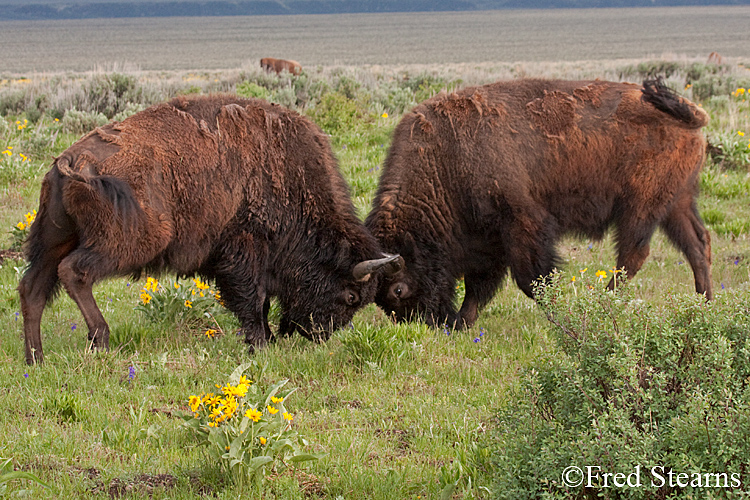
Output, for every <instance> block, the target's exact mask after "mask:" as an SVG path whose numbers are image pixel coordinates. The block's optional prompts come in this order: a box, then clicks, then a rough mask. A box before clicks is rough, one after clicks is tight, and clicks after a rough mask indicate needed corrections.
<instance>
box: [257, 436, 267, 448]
mask: <svg viewBox="0 0 750 500" xmlns="http://www.w3.org/2000/svg"><path fill="white" fill-rule="evenodd" d="M258 441H260V444H262V445H263V446H265V445H266V443H267V442H268V440H267V439H266V438H264V437H263V436H261V437H259V438H258Z"/></svg>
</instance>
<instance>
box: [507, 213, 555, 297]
mask: <svg viewBox="0 0 750 500" xmlns="http://www.w3.org/2000/svg"><path fill="white" fill-rule="evenodd" d="M509 236H510V237H509V238H508V249H509V254H510V263H511V264H510V267H511V272H512V273H513V278H514V279H515V280H516V284H517V285H518V287H519V288H520V289H521V290H522V291H523V293H525V294H526V295H527V296H528V297H530V298H532V299H533V298H534V283H535V282H537V281H539V280H540V279H543V278H545V277H547V276H548V275H549V274H550V273H551V272H552V271H553V270H554V269H555V262H556V261H557V254H556V252H555V240H556V239H557V231H556V223H555V221H554V219H553V218H552V217H550V216H547V217H536V218H535V217H531V216H529V215H525V214H520V215H519V216H518V219H517V220H516V221H515V222H514V223H513V227H511V230H510V235H509Z"/></svg>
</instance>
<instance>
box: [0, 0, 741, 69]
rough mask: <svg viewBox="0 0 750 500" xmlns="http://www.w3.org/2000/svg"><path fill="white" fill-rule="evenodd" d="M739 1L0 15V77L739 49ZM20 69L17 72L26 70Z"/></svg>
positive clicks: (599, 57) (733, 52)
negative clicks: (268, 61) (45, 17)
mask: <svg viewBox="0 0 750 500" xmlns="http://www.w3.org/2000/svg"><path fill="white" fill-rule="evenodd" d="M748 17H750V6H747V5H744V6H711V7H670V8H633V9H549V10H503V11H487V12H452V13H450V12H437V13H435V12H432V13H431V12H420V13H398V14H352V15H335V16H333V15H308V16H253V17H241V16H238V17H208V18H144V19H141V18H137V19H89V20H70V21H32V22H28V21H2V20H0V45H1V46H3V47H4V48H5V50H6V53H7V54H8V55H9V56H8V57H6V58H5V60H4V61H3V64H2V67H0V75H2V74H4V73H11V74H16V75H18V74H21V73H24V74H29V73H34V72H56V71H89V70H93V69H95V68H97V67H111V65H112V64H113V63H114V64H118V65H120V66H126V67H131V68H138V69H142V70H174V69H180V70H193V69H206V70H211V69H229V68H237V67H241V66H243V65H245V66H256V65H257V64H258V60H259V59H260V58H261V57H269V56H270V57H282V58H285V59H294V60H297V61H299V62H301V63H302V65H303V66H304V67H306V68H308V69H309V68H314V67H316V66H318V65H323V66H330V65H383V64H385V65H394V64H409V65H415V64H440V65H442V64H446V63H484V62H486V61H498V62H501V61H502V62H507V63H518V62H521V61H527V62H528V61H535V62H544V61H608V60H615V59H633V58H638V59H640V58H645V57H662V56H664V55H668V56H670V57H682V56H685V57H702V58H706V57H708V54H709V53H711V52H714V51H715V52H718V53H720V54H722V55H723V56H725V57H742V56H747V55H748V52H747V44H746V43H743V41H744V40H745V39H746V38H747V19H748ZM27 76H28V75H27Z"/></svg>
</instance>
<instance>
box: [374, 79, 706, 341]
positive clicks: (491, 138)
mask: <svg viewBox="0 0 750 500" xmlns="http://www.w3.org/2000/svg"><path fill="white" fill-rule="evenodd" d="M707 123H708V115H707V114H706V113H705V112H704V111H703V110H701V109H700V108H698V107H697V106H695V105H694V104H693V103H691V102H690V101H688V100H685V99H683V98H681V97H678V96H677V95H675V94H674V93H673V92H672V91H670V90H669V89H668V88H667V87H666V86H664V85H663V84H662V83H661V81H646V82H644V84H643V86H638V85H634V84H628V83H613V82H605V81H598V80H597V81H583V82H575V81H546V80H533V79H529V80H519V81H510V82H497V83H494V84H491V85H485V86H481V87H473V88H467V89H464V90H462V91H460V92H456V93H452V94H448V95H446V94H444V93H443V94H440V95H437V96H436V97H434V98H432V99H429V100H427V101H425V102H424V103H422V104H420V105H419V106H417V107H416V108H414V110H412V111H411V112H410V113H408V114H407V115H406V116H405V117H404V118H403V119H402V120H401V122H400V123H399V125H398V127H397V128H396V130H395V132H394V137H393V144H392V146H391V148H390V151H389V154H388V157H387V159H386V162H385V165H384V169H383V172H382V175H381V178H380V185H379V188H378V191H377V194H376V197H375V199H374V201H373V207H372V211H371V212H370V214H369V216H368V218H367V220H366V222H365V225H366V226H367V228H368V229H369V230H370V231H371V232H372V233H373V235H374V236H375V237H376V238H378V240H379V241H380V243H381V245H382V247H383V249H384V250H385V251H390V252H398V253H400V254H401V256H402V257H403V258H404V260H405V267H404V269H403V270H402V271H401V272H399V273H397V274H395V275H394V276H392V277H390V278H388V279H385V280H382V281H381V284H380V287H379V291H378V293H377V295H376V298H375V302H376V303H377V304H378V305H379V306H380V307H382V308H383V309H384V310H385V311H386V312H388V313H390V314H393V315H394V316H395V318H396V319H398V320H405V319H409V318H410V317H411V316H417V317H421V318H422V319H424V320H426V321H427V322H429V323H431V324H433V325H435V324H444V322H446V323H447V324H449V325H455V326H456V327H458V328H461V327H463V326H471V325H472V324H473V323H474V322H475V320H476V318H477V314H478V311H479V309H480V308H482V307H483V306H484V305H486V304H487V302H488V301H489V300H490V299H491V298H492V296H493V295H494V293H495V291H496V290H497V289H498V288H499V286H500V285H501V284H502V281H503V279H504V277H505V276H506V273H507V270H508V268H510V270H511V272H512V275H513V277H514V278H515V281H516V283H517V284H518V286H519V287H520V288H521V290H523V291H524V292H525V293H526V295H528V296H530V297H531V296H532V290H533V286H532V283H533V282H534V281H535V280H537V279H539V278H540V277H544V276H547V275H548V274H549V273H550V272H551V271H552V270H553V268H554V266H555V263H556V261H557V255H556V252H555V247H554V245H555V242H556V241H557V240H558V238H559V237H560V235H562V234H564V233H574V234H580V235H585V236H588V237H590V238H596V239H599V238H601V237H602V236H603V235H604V233H605V232H606V231H607V229H608V228H609V227H611V226H614V228H615V238H616V242H617V251H618V259H617V267H618V268H624V269H625V270H626V271H627V273H628V276H630V277H632V276H633V275H635V274H636V273H637V272H638V269H639V268H640V267H641V265H642V264H643V262H644V260H645V259H646V257H647V256H648V253H649V241H650V239H651V236H652V234H653V233H654V230H655V228H656V227H657V226H660V227H661V228H662V229H663V230H664V232H665V233H666V235H667V236H668V237H669V239H670V240H671V241H672V243H674V245H676V246H677V247H678V248H679V249H680V250H682V252H683V253H684V254H685V255H686V256H687V260H688V261H689V262H690V265H691V266H692V269H693V273H694V275H695V288H696V290H697V292H698V293H702V294H705V295H706V298H708V299H710V298H711V276H710V263H711V244H710V237H709V233H708V231H707V230H706V229H705V227H704V226H703V223H702V221H701V218H700V217H699V215H698V211H697V209H696V204H695V199H696V196H697V189H698V174H699V170H700V168H701V166H702V163H703V160H704V150H705V146H706V143H705V139H704V137H703V135H702V134H701V131H700V128H701V127H703V126H705V125H706V124H707ZM461 276H463V277H464V279H465V287H466V295H465V298H464V301H463V304H462V306H461V309H460V310H459V311H458V312H456V311H455V309H454V307H453V301H454V298H455V289H456V287H455V284H456V280H457V279H458V278H460V277H461ZM612 285H613V283H611V282H610V287H612Z"/></svg>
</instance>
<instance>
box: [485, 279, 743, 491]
mask: <svg viewBox="0 0 750 500" xmlns="http://www.w3.org/2000/svg"><path fill="white" fill-rule="evenodd" d="M573 287H575V288H573ZM571 292H573V293H571ZM536 294H537V297H538V301H539V305H540V307H541V308H542V309H543V310H544V312H545V314H546V315H547V317H548V319H549V320H550V322H551V326H550V334H551V336H552V338H553V339H554V346H553V347H552V348H551V349H550V352H548V353H547V355H546V356H543V357H542V358H541V359H538V360H537V361H536V362H534V363H532V365H531V366H530V367H529V368H528V369H527V370H525V373H524V375H523V376H522V378H521V381H520V383H519V384H518V386H517V387H516V389H515V391H514V392H513V393H512V395H511V396H510V397H509V399H508V400H509V401H510V403H509V404H507V405H506V406H505V407H504V408H502V409H501V410H500V411H499V413H498V414H497V420H496V422H497V431H496V434H495V442H494V444H493V453H494V457H495V459H494V462H495V468H494V470H495V471H496V473H495V488H494V489H495V496H496V497H497V498H509V499H511V498H512V499H520V498H566V499H567V498H598V497H600V496H603V497H611V498H628V499H631V498H632V499H650V498H675V499H676V498H725V497H734V496H733V495H735V496H736V495H738V494H739V492H740V489H741V488H738V483H740V484H741V485H747V484H750V349H749V347H750V306H749V305H748V304H750V300H749V299H750V289H748V287H747V286H744V287H743V288H741V289H739V290H735V291H732V292H729V291H726V292H723V293H722V294H720V295H719V296H718V297H717V298H716V299H715V300H714V301H712V302H710V303H707V302H706V301H705V300H704V298H703V297H701V296H698V295H694V294H690V295H678V296H672V297H669V298H668V299H667V304H666V305H665V306H663V307H661V308H657V307H654V306H649V305H648V304H647V303H645V302H642V301H639V300H636V299H634V298H633V291H632V290H631V288H630V287H629V286H628V285H627V284H624V285H623V284H620V285H619V286H618V290H617V291H616V292H612V291H608V290H606V289H605V288H604V283H600V282H599V281H594V280H591V279H586V278H585V275H582V276H581V279H579V280H577V281H572V280H570V278H566V277H565V276H564V275H562V274H555V275H553V276H552V277H551V278H550V279H549V281H547V282H545V283H543V284H540V285H539V286H538V287H537V289H536ZM571 466H572V467H578V468H581V469H583V470H586V469H585V468H586V467H594V468H596V469H594V470H597V471H601V474H598V475H596V476H595V477H594V480H593V482H590V483H591V484H590V486H592V487H586V484H587V483H589V481H584V482H583V484H579V483H576V482H574V483H572V484H571V483H570V482H569V481H566V476H565V475H564V474H563V472H564V471H565V470H566V468H570V467H571ZM654 467H655V468H656V469H653V468H654ZM638 470H641V471H642V472H641V474H640V480H641V486H640V487H627V488H619V489H616V491H615V489H613V488H612V487H611V486H612V483H611V481H610V484H609V487H607V486H606V485H605V484H604V479H603V475H602V474H603V473H605V472H606V473H619V474H624V475H625V476H622V477H627V476H628V475H630V474H633V473H634V471H638ZM654 470H655V471H656V473H659V475H660V476H662V477H664V478H666V477H668V475H669V473H672V474H687V476H686V477H688V478H689V480H688V483H687V485H685V484H686V483H684V482H683V483H682V484H678V483H676V482H674V481H671V480H669V481H666V480H665V481H662V480H660V479H659V477H658V476H657V475H655V474H654V473H653V471H654ZM610 477H611V476H610Z"/></svg>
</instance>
